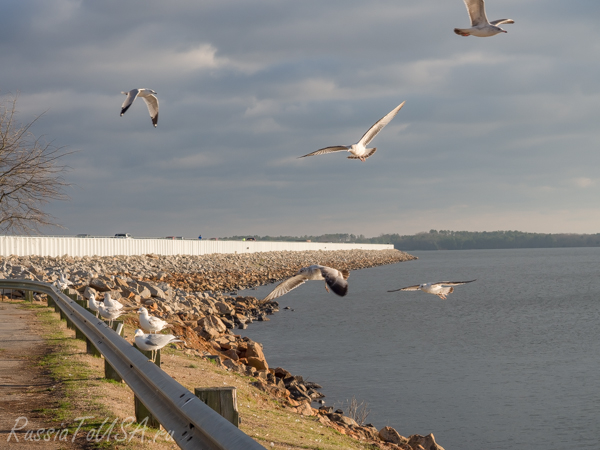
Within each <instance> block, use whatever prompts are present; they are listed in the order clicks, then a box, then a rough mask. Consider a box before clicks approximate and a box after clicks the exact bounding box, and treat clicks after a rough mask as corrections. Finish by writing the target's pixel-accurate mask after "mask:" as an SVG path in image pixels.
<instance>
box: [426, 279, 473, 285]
mask: <svg viewBox="0 0 600 450" xmlns="http://www.w3.org/2000/svg"><path fill="white" fill-rule="evenodd" d="M473 281H477V280H470V281H438V282H437V283H433V284H432V286H460V285H461V284H467V283H472V282H473Z"/></svg>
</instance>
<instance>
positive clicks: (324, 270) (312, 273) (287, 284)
mask: <svg viewBox="0 0 600 450" xmlns="http://www.w3.org/2000/svg"><path fill="white" fill-rule="evenodd" d="M349 276H350V272H348V271H347V270H345V269H344V270H337V269H332V268H331V267H327V266H319V265H318V264H314V265H312V266H308V267H303V268H302V269H300V270H299V271H298V273H297V274H296V275H294V276H293V277H291V278H288V279H287V280H285V281H284V282H282V283H280V284H279V285H277V287H276V288H275V289H273V291H272V292H271V293H270V294H269V295H267V296H266V297H265V298H264V299H263V300H262V301H263V302H266V301H268V300H273V299H275V298H277V297H281V296H282V295H284V294H287V293H288V292H290V291H291V290H292V289H296V288H297V287H298V286H300V285H301V284H304V283H305V282H306V281H308V280H325V290H326V291H327V292H329V288H331V290H332V291H333V292H335V293H336V294H337V295H339V296H341V297H343V296H344V295H346V294H347V293H348V282H347V281H346V280H347V279H348V277H349Z"/></svg>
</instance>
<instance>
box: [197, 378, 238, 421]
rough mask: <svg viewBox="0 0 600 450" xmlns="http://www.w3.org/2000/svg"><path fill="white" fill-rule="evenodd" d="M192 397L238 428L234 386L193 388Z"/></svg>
mask: <svg viewBox="0 0 600 450" xmlns="http://www.w3.org/2000/svg"><path fill="white" fill-rule="evenodd" d="M194 395H195V396H196V397H198V398H199V399H200V400H202V401H203V402H204V403H206V404H207V405H208V406H210V407H211V408H212V409H214V410H215V411H216V412H218V413H219V414H221V416H223V417H224V418H225V419H227V420H229V421H230V422H231V423H232V424H234V425H235V426H236V427H239V425H240V416H239V413H238V409H237V395H236V388H235V387H234V386H223V387H215V388H194Z"/></svg>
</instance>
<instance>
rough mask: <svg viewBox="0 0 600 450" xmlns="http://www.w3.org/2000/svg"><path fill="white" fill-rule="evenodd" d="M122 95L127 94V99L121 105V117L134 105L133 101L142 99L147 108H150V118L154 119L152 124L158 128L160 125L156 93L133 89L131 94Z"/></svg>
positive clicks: (148, 90) (150, 90) (143, 89)
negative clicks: (158, 124)
mask: <svg viewBox="0 0 600 450" xmlns="http://www.w3.org/2000/svg"><path fill="white" fill-rule="evenodd" d="M121 94H125V95H126V96H127V98H126V99H125V101H124V102H123V104H122V105H121V116H122V115H123V114H125V111H127V110H128V109H129V107H130V106H131V105H132V103H133V101H134V100H135V99H136V98H137V97H141V98H142V99H143V100H144V101H145V102H146V106H148V112H150V118H151V119H152V124H153V125H154V127H156V124H157V123H158V98H156V92H154V91H153V90H152V89H145V88H142V89H132V90H130V91H129V92H121Z"/></svg>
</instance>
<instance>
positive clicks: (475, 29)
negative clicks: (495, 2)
mask: <svg viewBox="0 0 600 450" xmlns="http://www.w3.org/2000/svg"><path fill="white" fill-rule="evenodd" d="M464 2H465V5H467V11H468V13H469V18H470V19H471V28H455V29H454V32H455V33H456V34H458V35H460V36H477V37H489V36H494V35H496V34H498V33H507V31H506V30H503V29H502V28H500V27H499V26H498V25H501V24H503V23H515V21H514V20H512V19H500V20H494V21H492V22H488V19H487V16H486V15H485V4H484V2H483V0H464Z"/></svg>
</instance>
